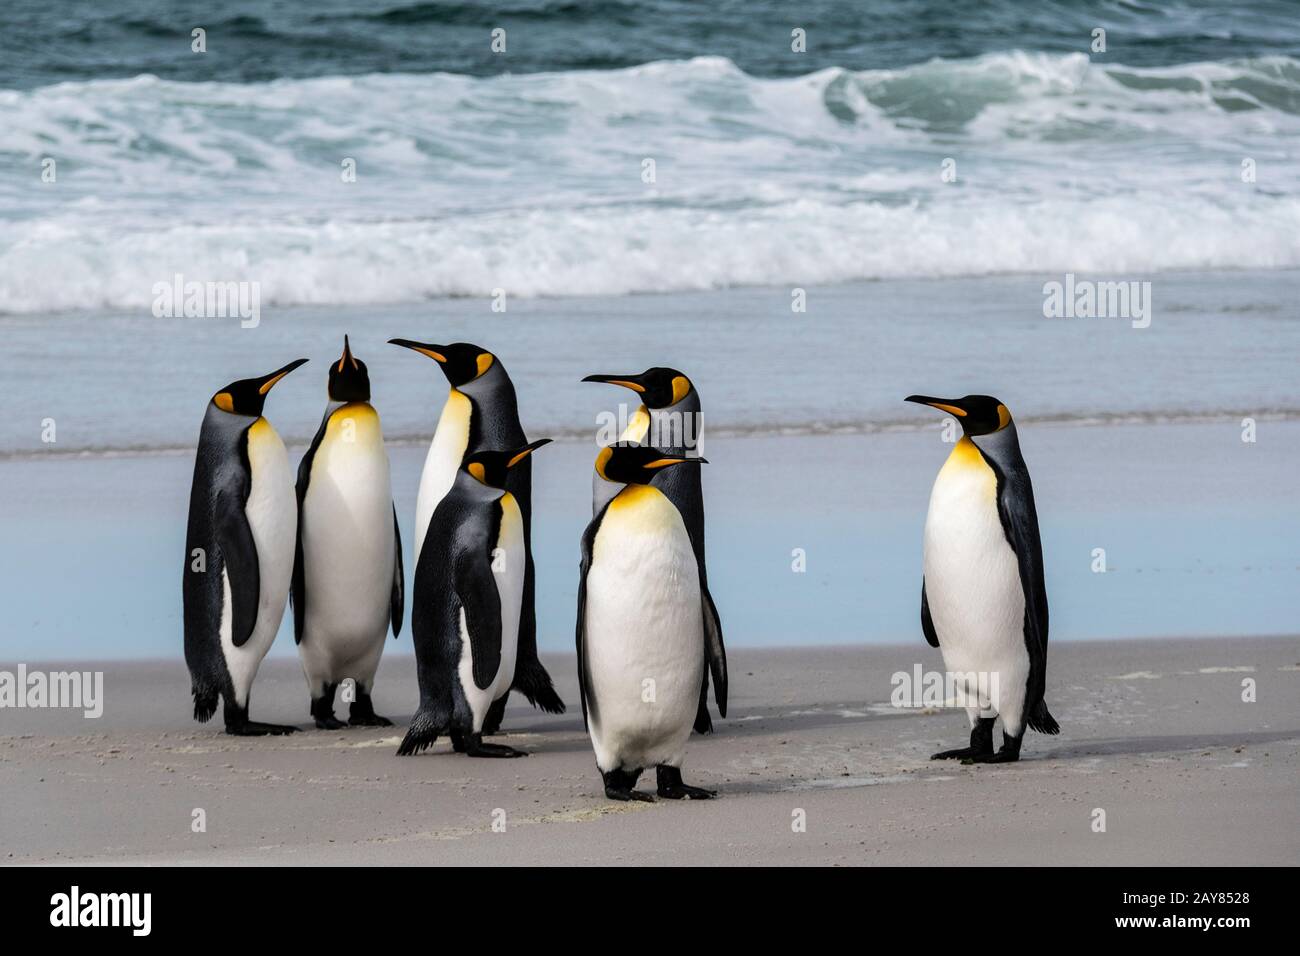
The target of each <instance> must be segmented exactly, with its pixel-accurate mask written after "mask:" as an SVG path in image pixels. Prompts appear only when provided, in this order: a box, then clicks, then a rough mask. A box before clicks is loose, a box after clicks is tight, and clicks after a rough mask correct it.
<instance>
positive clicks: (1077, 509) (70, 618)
mask: <svg viewBox="0 0 1300 956" xmlns="http://www.w3.org/2000/svg"><path fill="white" fill-rule="evenodd" d="M1258 437H1259V441H1258V442H1257V443H1255V444H1254V445H1244V444H1242V442H1241V441H1240V430H1239V429H1238V428H1237V427H1236V426H1235V424H1234V423H1220V424H1194V423H1189V424H1180V425H1153V424H1145V425H1127V426H1109V427H1084V426H1063V425H1046V424H1045V425H1040V426H1037V427H1025V428H1023V429H1022V441H1023V444H1024V449H1025V455H1026V458H1027V460H1028V462H1029V465H1030V468H1031V471H1032V473H1033V476H1034V481H1035V486H1036V493H1037V498H1038V505H1039V512H1040V519H1041V522H1042V530H1043V543H1044V552H1045V555H1046V565H1047V584H1048V591H1049V595H1050V599H1051V609H1052V635H1053V640H1058V641H1059V640H1071V639H1089V638H1107V637H1139V636H1170V635H1204V636H1231V635H1247V634H1279V633H1294V632H1295V628H1296V621H1297V612H1300V600H1298V599H1297V596H1296V595H1297V594H1300V588H1297V579H1298V577H1300V549H1298V547H1297V542H1298V541H1300V510H1298V509H1296V507H1295V505H1294V494H1293V493H1294V487H1295V484H1294V474H1295V470H1296V467H1297V464H1300V461H1298V460H1297V459H1298V457H1300V455H1298V453H1297V451H1296V449H1297V448H1300V423H1297V422H1273V423H1264V424H1262V425H1261V426H1260V430H1259V435H1258ZM948 447H949V446H947V445H945V444H944V443H943V442H942V441H941V438H940V434H939V431H938V428H937V427H935V428H931V429H926V430H923V431H915V432H899V433H892V434H876V435H843V436H785V437H776V436H763V437H749V438H732V439H725V438H720V439H714V440H712V441H711V443H710V447H709V458H710V461H711V464H710V465H709V466H708V470H707V471H706V485H705V488H706V496H707V500H708V508H709V527H708V533H709V542H708V546H709V577H710V583H711V585H712V589H713V592H714V596H715V598H716V600H717V602H718V605H719V607H720V609H721V612H722V615H723V620H724V624H725V627H726V634H727V639H728V641H729V642H731V643H732V644H734V645H736V646H740V645H751V646H752V645H765V646H776V645H790V644H809V643H853V642H890V641H904V642H906V641H913V640H914V641H918V642H919V641H921V639H922V638H921V636H920V632H919V624H918V604H919V588H920V566H921V528H922V524H923V522H924V516H925V508H926V503H927V499H928V495H929V486H930V483H931V482H932V481H933V477H934V474H935V472H936V471H937V470H938V468H939V466H940V464H941V463H942V461H943V458H944V456H945V455H946V453H947V450H948ZM592 452H593V448H592V446H590V445H588V444H587V443H584V442H565V443H557V444H556V445H555V446H553V447H551V446H548V448H547V449H545V453H544V454H543V453H540V452H539V453H538V460H537V463H536V465H535V476H536V477H535V481H536V487H535V491H534V499H535V514H536V518H535V524H534V529H535V555H536V559H537V568H538V572H537V574H538V591H537V593H538V621H539V634H540V640H541V644H542V646H543V648H545V649H549V650H567V649H568V648H570V647H571V646H572V641H573V615H574V606H575V596H576V587H577V560H578V549H577V542H578V538H579V536H580V534H581V533H582V529H583V527H584V525H585V523H586V521H587V519H588V517H589V507H590V503H589V501H590V499H589V492H590V480H589V474H590V471H589V469H590V459H591V457H592ZM423 455H424V450H423V449H422V448H418V447H402V448H398V449H394V451H393V455H392V459H393V474H394V479H395V495H396V499H397V506H398V515H399V518H400V521H401V525H402V532H403V537H404V539H405V540H406V541H407V542H408V548H409V542H410V541H411V521H412V516H413V512H414V499H415V490H416V485H417V482H418V477H419V469H420V466H421V464H422V462H423ZM295 457H296V456H295ZM191 467H192V464H191V460H190V459H189V458H188V457H187V456H185V455H179V454H178V455H164V456H155V455H146V456H136V457H127V458H107V459H92V460H86V459H81V460H78V459H59V460H46V461H14V460H10V461H4V462H0V482H3V484H4V487H5V488H6V490H7V492H8V497H9V499H10V501H11V502H12V501H15V500H18V501H21V502H22V503H23V507H22V508H21V509H19V510H17V511H15V512H13V513H10V514H8V515H7V516H6V525H5V527H6V534H5V537H4V540H3V543H0V579H2V580H3V581H4V582H5V606H6V609H7V610H6V618H7V621H8V624H7V625H6V633H5V638H4V641H3V647H2V649H0V650H2V653H0V659H9V660H29V661H38V660H45V659H57V658H79V659H83V660H87V659H97V658H115V657H172V656H175V655H176V654H178V653H179V648H180V641H181V625H180V587H179V582H180V573H181V565H182V558H183V555H184V538H183V534H184V515H185V510H186V498H187V495H188V486H189V475H190V469H191ZM1098 547H1101V548H1105V549H1106V553H1107V563H1108V566H1109V568H1108V571H1107V573H1105V574H1096V573H1093V571H1092V570H1091V565H1092V561H1093V556H1092V552H1093V549H1094V548H1098ZM796 548H800V549H803V551H804V553H805V555H806V562H807V563H806V567H807V570H806V572H804V573H795V572H793V571H792V570H791V567H792V553H793V551H794V549H796ZM410 651H411V643H410V635H409V633H408V634H405V635H403V636H402V638H401V639H400V640H398V641H396V642H393V643H390V645H389V653H409V652H410ZM272 653H273V654H280V655H290V656H292V655H293V654H294V653H295V649H294V645H293V637H292V632H291V630H290V629H289V618H288V616H286V619H285V626H284V627H283V628H282V630H281V633H280V637H279V639H278V640H277V643H276V645H275V646H274V648H273V649H272Z"/></svg>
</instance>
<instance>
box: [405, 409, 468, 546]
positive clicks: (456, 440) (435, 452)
mask: <svg viewBox="0 0 1300 956" xmlns="http://www.w3.org/2000/svg"><path fill="white" fill-rule="evenodd" d="M472 412H473V406H472V405H471V404H470V400H469V399H468V398H467V397H466V396H465V394H464V393H463V392H459V391H457V390H456V389H454V388H453V389H452V390H451V393H450V394H449V395H448V396H447V404H445V405H443V406H442V415H441V416H440V417H439V418H438V430H437V431H435V432H434V433H433V441H432V442H430V443H429V454H428V455H426V456H425V459H424V471H423V472H421V474H420V491H419V494H418V495H417V496H416V499H415V552H414V554H415V564H416V567H419V564H420V549H421V548H423V547H424V534H425V532H426V531H428V530H429V519H430V518H432V517H433V512H434V510H435V509H436V508H437V507H438V502H440V501H442V499H443V498H445V497H446V495H447V492H448V491H449V490H451V485H452V482H454V481H455V480H456V471H457V470H458V469H459V468H460V462H461V459H462V458H464V457H465V448H466V447H467V446H468V445H469V420H470V415H471V414H472Z"/></svg>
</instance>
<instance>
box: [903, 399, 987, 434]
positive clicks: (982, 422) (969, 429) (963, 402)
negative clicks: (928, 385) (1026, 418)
mask: <svg viewBox="0 0 1300 956" xmlns="http://www.w3.org/2000/svg"><path fill="white" fill-rule="evenodd" d="M904 401H906V402H916V403H917V404H918V405H929V406H930V407H931V408H937V409H939V411H941V412H947V413H948V414H950V415H952V416H953V417H954V418H956V419H957V421H959V422H961V428H962V431H963V432H965V433H966V434H967V435H969V436H972V437H973V436H975V435H990V434H992V433H993V432H998V431H1001V430H1002V429H1004V428H1006V427H1007V426H1008V425H1010V424H1011V412H1010V411H1008V409H1007V406H1005V405H1003V404H1002V403H1001V402H999V401H998V400H997V399H996V398H994V397H993V396H992V395H967V396H966V397H965V398H931V397H930V396H929V395H909V396H907V398H905V399H904Z"/></svg>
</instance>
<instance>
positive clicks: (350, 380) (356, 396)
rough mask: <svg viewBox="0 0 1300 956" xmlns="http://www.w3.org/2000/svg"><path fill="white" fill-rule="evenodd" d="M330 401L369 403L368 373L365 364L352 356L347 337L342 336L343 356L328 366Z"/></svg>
mask: <svg viewBox="0 0 1300 956" xmlns="http://www.w3.org/2000/svg"><path fill="white" fill-rule="evenodd" d="M329 389H330V401H332V402H368V401H370V373H369V372H368V371H366V363H365V362H363V361H361V360H360V359H359V358H357V357H356V356H355V355H353V354H352V347H351V345H350V344H349V343H348V337H347V336H346V335H345V336H343V354H342V355H341V356H340V357H339V360H338V361H337V362H335V363H333V364H332V365H331V366H330V386H329Z"/></svg>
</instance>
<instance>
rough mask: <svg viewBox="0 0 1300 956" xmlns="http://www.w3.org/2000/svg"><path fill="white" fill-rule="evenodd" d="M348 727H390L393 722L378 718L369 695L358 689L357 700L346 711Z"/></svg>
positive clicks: (385, 718)
mask: <svg viewBox="0 0 1300 956" xmlns="http://www.w3.org/2000/svg"><path fill="white" fill-rule="evenodd" d="M348 726H349V727H391V726H393V722H392V721H391V720H389V719H388V718H387V717H380V716H379V715H378V714H376V713H375V705H374V703H373V702H372V701H371V700H370V695H369V694H367V693H366V692H365V691H363V690H359V689H358V691H357V699H356V700H354V701H353V702H352V706H351V707H350V708H349V709H348Z"/></svg>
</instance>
